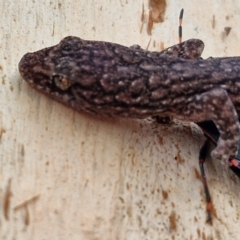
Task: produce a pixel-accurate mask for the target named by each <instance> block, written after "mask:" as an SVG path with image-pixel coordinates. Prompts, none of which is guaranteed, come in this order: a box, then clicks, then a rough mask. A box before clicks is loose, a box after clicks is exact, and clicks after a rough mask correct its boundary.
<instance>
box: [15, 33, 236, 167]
mask: <svg viewBox="0 0 240 240" xmlns="http://www.w3.org/2000/svg"><path fill="white" fill-rule="evenodd" d="M191 44H192V45H191ZM196 45H197V48H196ZM191 46H194V47H193V49H195V51H194V50H193V49H192V48H191ZM203 46H204V44H203V42H202V41H201V40H198V39H190V40H187V41H185V42H182V43H180V44H176V45H174V46H172V47H170V48H168V49H166V50H164V51H162V52H155V51H148V50H144V49H142V48H141V47H140V46H138V45H133V46H131V47H126V46H123V45H120V44H117V43H111V42H103V41H91V40H83V39H81V38H79V37H75V36H68V37H65V38H64V39H63V40H61V41H60V43H59V44H57V45H55V46H52V47H48V48H44V49H42V50H39V51H36V52H33V53H27V54H25V55H24V56H23V57H22V59H21V60H20V62H19V72H20V74H21V76H22V77H23V79H24V80H26V81H27V82H28V83H29V84H30V85H31V86H32V87H34V88H35V89H37V90H39V91H40V92H42V93H44V94H46V95H48V96H50V97H51V98H53V99H55V100H57V101H59V102H61V103H63V104H65V105H66V106H69V107H71V108H73V109H75V110H77V111H80V112H87V113H91V114H98V115H106V116H111V117H125V118H137V119H142V118H147V117H152V116H160V117H171V118H176V119H179V120H183V121H192V122H203V121H208V120H212V121H213V122H214V124H215V125H216V127H217V129H218V131H219V133H220V137H219V139H218V141H217V145H216V148H215V149H214V150H213V151H212V153H211V155H212V157H213V158H215V159H219V160H222V161H223V162H224V163H227V164H229V159H231V158H234V157H235V155H236V153H237V146H238V142H239V136H240V134H239V133H240V126H239V121H238V114H240V95H239V91H240V57H223V58H208V59H205V60H203V59H201V58H200V57H198V56H200V55H201V54H199V53H201V51H202V50H203ZM196 49H197V50H196Z"/></svg>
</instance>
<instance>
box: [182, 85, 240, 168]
mask: <svg viewBox="0 0 240 240" xmlns="http://www.w3.org/2000/svg"><path fill="white" fill-rule="evenodd" d="M186 114H187V116H184V113H183V112H182V117H181V116H178V117H180V119H181V118H182V119H183V120H184V118H185V120H186V118H187V117H189V119H188V120H190V121H194V122H200V121H206V120H212V121H213V122H214V123H215V125H216V127H217V128H218V131H219V133H220V137H219V139H218V141H217V147H216V148H215V149H214V150H213V151H212V153H211V155H212V157H213V158H215V159H221V160H222V161H224V162H225V163H228V164H229V159H232V158H235V156H236V154H237V148H238V142H239V138H240V137H239V136H240V135H239V134H240V125H239V121H238V115H237V112H236V110H235V107H234V105H233V103H232V101H231V99H230V98H229V96H228V94H227V92H226V91H225V90H224V89H221V88H218V89H213V90H211V91H208V92H205V93H202V94H200V95H197V96H195V97H194V99H192V101H191V103H190V104H189V105H188V106H187V112H186Z"/></svg>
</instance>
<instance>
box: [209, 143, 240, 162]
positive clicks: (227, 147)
mask: <svg viewBox="0 0 240 240" xmlns="http://www.w3.org/2000/svg"><path fill="white" fill-rule="evenodd" d="M235 142H236V139H234V140H233V141H232V140H223V139H219V141H218V144H217V147H216V148H215V149H214V150H213V151H212V152H211V156H212V158H214V159H218V160H221V161H222V163H223V164H224V165H227V166H229V159H232V158H234V157H235V156H236V155H237V145H236V144H235Z"/></svg>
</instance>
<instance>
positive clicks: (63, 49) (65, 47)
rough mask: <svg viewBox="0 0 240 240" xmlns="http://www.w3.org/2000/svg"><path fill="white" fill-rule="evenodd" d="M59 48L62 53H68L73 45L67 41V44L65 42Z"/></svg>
mask: <svg viewBox="0 0 240 240" xmlns="http://www.w3.org/2000/svg"><path fill="white" fill-rule="evenodd" d="M61 48H62V51H65V52H70V51H72V49H73V45H72V44H71V42H69V41H68V42H65V43H64V44H63V45H62V47H61Z"/></svg>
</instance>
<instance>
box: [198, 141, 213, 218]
mask: <svg viewBox="0 0 240 240" xmlns="http://www.w3.org/2000/svg"><path fill="white" fill-rule="evenodd" d="M209 145H210V140H209V139H207V140H206V141H205V143H204V145H203V146H202V147H201V149H200V153H199V158H198V160H199V168H200V172H201V179H202V183H203V187H204V192H205V197H206V211H207V222H208V223H211V222H212V215H213V205H212V199H211V195H210V192H209V188H208V184H207V178H206V174H205V170H204V163H205V161H206V158H207V152H208V148H209Z"/></svg>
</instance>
